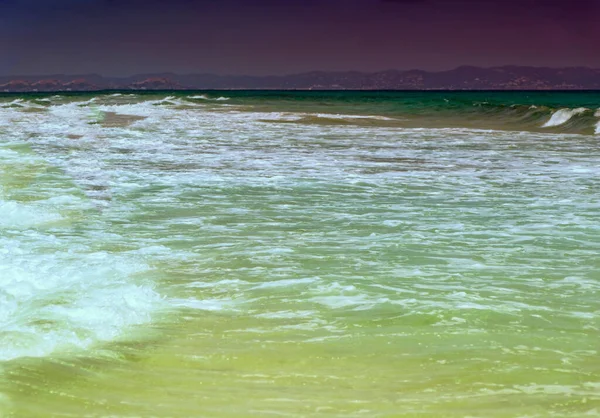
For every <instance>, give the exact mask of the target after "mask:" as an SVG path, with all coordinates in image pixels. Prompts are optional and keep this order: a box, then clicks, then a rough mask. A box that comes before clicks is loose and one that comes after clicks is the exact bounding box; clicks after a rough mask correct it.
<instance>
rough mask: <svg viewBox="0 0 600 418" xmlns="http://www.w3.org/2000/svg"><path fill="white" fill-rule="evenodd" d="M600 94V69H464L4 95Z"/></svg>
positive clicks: (4, 86)
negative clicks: (103, 92)
mask: <svg viewBox="0 0 600 418" xmlns="http://www.w3.org/2000/svg"><path fill="white" fill-rule="evenodd" d="M195 89H197V90H213V89H214V90H229V89H236V90H237V89H239V90H243V89H248V90H259V89H265V90H600V69H592V68H583V67H571V68H543V67H519V66H505V67H492V68H479V67H470V66H463V67H458V68H456V69H453V70H450V71H440V72H428V71H422V70H408V71H399V70H388V71H381V72H375V73H362V72H356V71H348V72H323V71H314V72H308V73H301V74H293V75H285V76H232V75H215V74H187V75H179V74H171V73H162V74H140V75H135V76H131V77H122V78H116V77H103V76H100V75H97V74H84V75H50V76H22V77H18V76H4V77H0V93H1V92H34V91H96V90H195Z"/></svg>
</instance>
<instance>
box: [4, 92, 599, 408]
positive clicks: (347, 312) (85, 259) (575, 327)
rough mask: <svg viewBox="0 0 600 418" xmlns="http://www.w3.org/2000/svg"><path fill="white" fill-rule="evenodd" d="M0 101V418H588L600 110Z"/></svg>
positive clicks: (403, 99) (361, 101)
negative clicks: (245, 417) (350, 417)
mask: <svg viewBox="0 0 600 418" xmlns="http://www.w3.org/2000/svg"><path fill="white" fill-rule="evenodd" d="M0 102H1V103H0V171H1V173H2V175H1V176H0V241H1V242H2V245H1V247H0V341H1V342H2V344H0V416H7V417H46V416H53V417H54V416H56V417H80V416H89V417H106V416H111V417H133V416H142V417H150V416H152V417H196V416H207V417H220V416H223V417H234V416H298V417H300V416H315V417H321V416H322V417H334V416H336V417H348V416H365V417H374V416H385V417H387V416H407V417H408V416H419V417H467V416H469V417H549V416H555V417H581V416H599V415H600V362H599V361H598V358H599V353H598V347H599V346H600V336H599V334H598V333H599V330H600V302H599V300H600V299H599V297H598V296H599V294H598V293H599V290H600V274H599V268H600V261H598V257H597V253H598V252H599V250H600V215H599V213H600V212H599V209H600V201H599V199H598V192H599V191H600V176H599V174H600V166H599V164H598V161H600V148H599V146H598V145H599V142H598V141H599V139H600V136H599V135H598V133H597V131H600V129H599V128H598V126H599V125H598V123H599V119H600V114H599V113H598V107H600V105H598V103H599V102H600V95H599V94H598V93H484V92H481V93H391V92H385V93H347V92H344V93H322V92H319V93H312V92H310V93H300V92H295V93H283V92H258V93H257V92H204V93H202V92H193V93H172V92H167V93H151V94H150V93H146V94H130V93H125V92H122V93H110V94H99V95H81V94H73V95H60V96H57V95H29V96H4V97H2V98H0ZM533 106H535V107H533Z"/></svg>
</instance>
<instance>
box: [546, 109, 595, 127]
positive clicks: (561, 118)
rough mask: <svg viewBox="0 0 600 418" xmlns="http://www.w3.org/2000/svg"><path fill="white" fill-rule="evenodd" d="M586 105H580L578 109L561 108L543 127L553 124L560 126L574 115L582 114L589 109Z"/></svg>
mask: <svg viewBox="0 0 600 418" xmlns="http://www.w3.org/2000/svg"><path fill="white" fill-rule="evenodd" d="M587 110H588V109H587V108H585V107H578V108H576V109H559V110H557V111H556V112H554V113H553V114H552V116H551V117H550V120H549V121H548V122H546V123H545V124H544V125H543V127H544V128H548V127H551V126H560V125H562V124H564V123H566V122H568V121H569V119H571V118H572V117H573V116H576V115H580V114H582V113H584V112H585V111H587Z"/></svg>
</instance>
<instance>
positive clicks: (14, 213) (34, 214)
mask: <svg viewBox="0 0 600 418" xmlns="http://www.w3.org/2000/svg"><path fill="white" fill-rule="evenodd" d="M60 219H61V215H60V214H58V213H55V212H48V211H47V210H44V209H43V208H38V207H35V206H29V205H23V204H19V203H16V202H6V201H2V200H0V228H7V229H14V228H23V227H32V226H36V225H41V224H45V223H49V222H55V221H58V220H60Z"/></svg>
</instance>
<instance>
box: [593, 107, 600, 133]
mask: <svg viewBox="0 0 600 418" xmlns="http://www.w3.org/2000/svg"><path fill="white" fill-rule="evenodd" d="M594 116H595V117H597V118H600V109H598V110H596V113H594ZM596 134H600V121H598V123H596Z"/></svg>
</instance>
